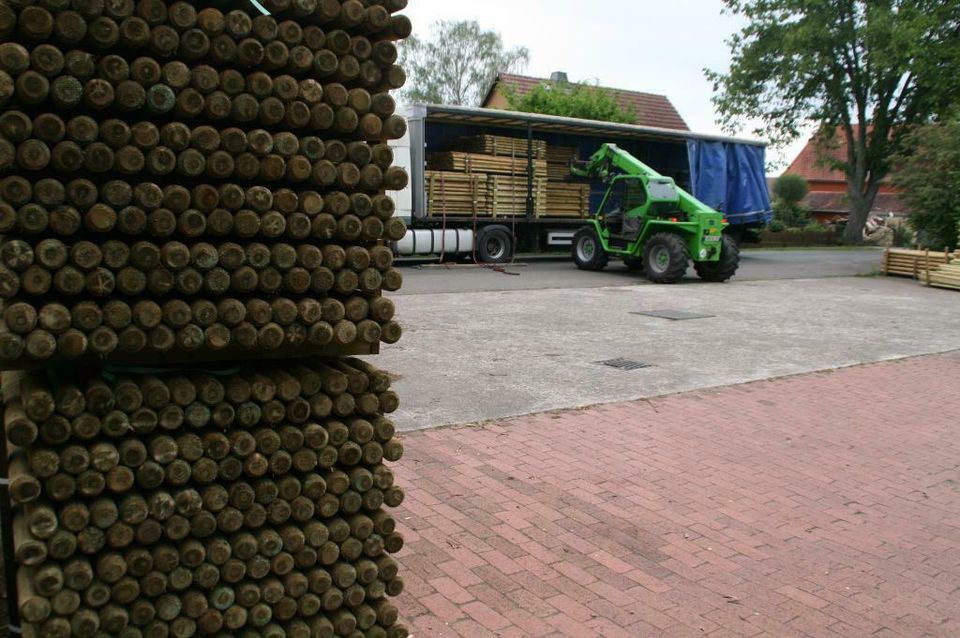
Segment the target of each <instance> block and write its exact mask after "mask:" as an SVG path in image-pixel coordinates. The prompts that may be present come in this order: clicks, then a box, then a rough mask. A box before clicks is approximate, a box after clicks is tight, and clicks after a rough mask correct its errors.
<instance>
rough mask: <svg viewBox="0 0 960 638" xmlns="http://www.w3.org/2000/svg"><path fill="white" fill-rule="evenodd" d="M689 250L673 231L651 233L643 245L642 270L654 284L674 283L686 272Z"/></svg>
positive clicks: (688, 263)
mask: <svg viewBox="0 0 960 638" xmlns="http://www.w3.org/2000/svg"><path fill="white" fill-rule="evenodd" d="M689 266H690V250H689V249H688V248H687V242H685V241H683V238H682V237H680V236H679V235H676V234H674V233H657V234H655V235H652V236H651V237H650V238H649V239H648V240H647V243H646V244H644V246H643V270H644V272H645V273H646V274H647V279H649V280H650V281H652V282H653V283H655V284H675V283H677V282H678V281H680V280H681V279H683V276H684V275H685V274H687V268H688V267H689Z"/></svg>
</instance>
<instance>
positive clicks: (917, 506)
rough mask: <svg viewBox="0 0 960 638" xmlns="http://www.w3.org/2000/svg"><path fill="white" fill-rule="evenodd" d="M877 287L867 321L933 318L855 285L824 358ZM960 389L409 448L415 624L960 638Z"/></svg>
mask: <svg viewBox="0 0 960 638" xmlns="http://www.w3.org/2000/svg"><path fill="white" fill-rule="evenodd" d="M858 286H867V287H868V288H869V289H870V290H871V291H872V293H873V298H874V301H873V303H872V305H868V306H864V307H860V309H859V311H858V312H857V313H856V314H854V315H852V318H853V319H861V318H863V317H866V316H868V315H869V313H870V312H872V311H874V310H876V308H877V307H879V305H880V303H881V302H886V303H890V302H894V301H898V302H901V303H902V304H908V303H910V302H915V301H916V300H917V299H918V298H919V299H921V300H922V299H924V297H923V296H922V294H920V296H919V297H918V296H917V295H918V293H916V291H915V290H914V289H908V288H907V287H906V286H899V285H888V284H885V283H884V284H883V285H881V282H871V281H864V282H837V284H836V285H835V286H833V287H827V288H826V289H825V291H826V293H824V294H821V295H819V296H817V297H815V298H814V299H815V301H816V303H818V304H820V305H819V306H818V307H817V308H815V309H812V310H819V311H820V313H821V319H820V320H819V321H812V318H813V317H815V316H816V313H815V312H805V313H803V314H802V316H801V317H798V319H803V321H804V322H812V324H811V325H810V330H809V332H810V334H811V337H812V338H816V337H818V334H819V333H821V332H822V331H823V330H824V329H828V328H829V327H830V325H831V324H832V322H834V321H835V320H836V315H835V314H834V312H833V308H832V307H831V305H832V304H833V303H838V302H839V300H840V299H841V298H842V297H843V295H844V294H850V293H852V292H853V291H854V290H856V288H857V287H858ZM719 289H722V287H719V288H718V290H719ZM767 290H768V289H767ZM920 290H921V292H922V289H920ZM768 291H769V290H768ZM628 292H630V291H628ZM598 294H601V295H602V294H610V295H614V296H616V295H623V294H627V293H611V292H606V293H604V292H600V293H598ZM798 297H799V299H797V300H795V301H793V302H792V303H787V304H784V307H783V308H780V309H775V310H776V311H775V312H774V313H773V317H774V318H775V319H778V320H783V321H784V322H785V323H786V324H787V325H786V326H785V329H786V333H785V335H784V336H785V338H786V339H787V340H791V339H798V335H799V333H800V330H799V328H793V327H791V326H793V323H794V322H793V320H790V321H787V318H788V315H789V314H790V313H791V312H796V311H797V308H799V307H800V306H802V305H803V300H804V299H806V300H807V301H808V302H810V301H811V297H810V293H809V290H807V291H806V292H803V291H799V292H798ZM765 298H766V297H764V296H763V295H759V296H757V297H755V298H754V300H753V301H752V302H750V303H747V302H745V301H744V302H742V304H741V305H740V307H739V309H738V310H737V312H736V315H735V316H734V317H733V318H731V320H733V319H734V318H736V319H737V320H740V319H741V318H742V317H744V316H745V315H746V314H748V313H750V312H751V311H753V312H757V311H759V306H758V304H761V303H763V301H762V300H763V299H765ZM714 299H715V298H714V297H711V298H710V299H709V300H711V301H712V300H714ZM944 299H946V298H944ZM538 304H539V302H538V301H537V300H533V306H534V307H536V308H538V307H539V305H538ZM690 305H694V304H692V303H691V304H690ZM928 305H934V304H928ZM943 305H944V306H949V302H946V301H944V302H943ZM555 307H559V306H555ZM953 308H954V311H955V309H956V307H955V306H953ZM900 310H902V311H903V312H904V313H905V316H904V318H903V322H904V324H903V325H905V326H906V325H907V324H908V322H912V321H914V320H916V318H917V316H918V314H919V312H920V311H919V310H915V309H914V310H911V308H910V307H909V306H907V305H903V306H901V308H900ZM408 312H409V309H408ZM727 312H731V313H732V310H728V311H727ZM940 320H941V321H942V318H941V319H940ZM889 322H890V319H889V315H888V316H887V318H884V317H879V318H878V319H877V323H876V325H875V326H874V329H876V330H879V331H880V332H881V334H882V333H883V332H884V331H886V330H889V328H890V324H889ZM751 325H752V324H751ZM932 325H933V324H932V323H931V324H925V325H924V326H922V327H917V328H916V329H915V330H914V332H912V333H911V334H912V335H914V338H918V337H925V338H926V339H927V340H928V341H929V337H930V335H929V333H928V331H930V330H932ZM861 329H862V327H861ZM954 332H956V331H954ZM831 334H833V333H832V332H831ZM688 336H689V335H688ZM828 337H829V335H827V337H824V336H822V335H821V336H820V337H819V338H821V339H824V341H825V342H828ZM798 341H799V342H798V343H795V344H794V345H795V346H796V349H794V350H790V349H789V345H790V344H789V343H785V344H784V345H786V346H788V354H787V356H786V357H784V358H782V359H777V358H776V357H774V359H775V360H776V362H775V363H772V364H771V365H772V366H773V368H771V369H774V368H776V369H781V368H784V369H785V368H786V365H787V361H788V360H789V359H790V357H799V358H801V359H802V358H803V355H804V349H805V348H809V347H811V346H810V343H811V342H808V341H806V340H802V339H798ZM860 343H862V342H860V341H853V340H850V341H848V343H846V344H845V345H841V346H839V350H840V351H839V352H838V353H837V357H838V358H841V359H847V360H849V358H851V357H854V356H855V354H854V353H855V352H856V351H857V348H859V347H860V345H859V344H860ZM705 348H706V352H707V353H710V352H711V351H712V352H717V349H716V348H715V347H712V346H711V344H710V343H709V342H708V343H706V344H705ZM905 348H907V342H906V341H898V340H892V341H891V342H890V343H889V345H888V346H886V348H885V349H882V350H876V351H874V352H871V353H870V355H869V356H880V355H881V354H882V353H883V352H894V351H897V350H898V349H905ZM823 349H825V348H823ZM682 356H683V357H688V356H689V354H683V355H682ZM770 356H771V357H773V355H772V354H771V355H770ZM660 364H661V365H669V364H670V362H669V361H660ZM797 365H804V364H801V363H798V364H797ZM445 373H446V372H445V370H440V371H438V373H437V375H438V376H437V378H438V379H440V378H441V377H442V376H443V374H445ZM727 374H732V372H728V373H727ZM958 378H960V355H958V354H948V355H939V356H929V357H921V358H914V359H908V360H904V361H898V362H888V363H881V364H873V365H869V366H860V367H854V368H847V369H844V370H838V371H833V372H821V373H815V374H809V375H802V376H797V377H791V378H787V379H778V380H772V381H763V382H757V383H752V384H747V385H740V386H734V387H727V388H721V389H714V390H701V391H697V392H693V393H688V394H679V395H673V396H669V397H662V398H657V399H653V400H650V401H639V402H632V403H618V404H610V405H605V406H599V407H593V408H589V409H585V410H579V411H568V412H564V413H549V414H540V415H536V416H527V417H520V418H515V419H511V420H506V421H501V422H498V423H495V424H489V425H487V426H484V427H471V428H450V429H439V430H430V431H424V432H414V433H410V434H408V435H406V436H405V444H406V447H407V454H406V456H405V457H404V459H403V461H402V462H401V463H400V464H399V466H398V468H397V474H398V481H400V482H401V484H403V485H405V486H408V487H409V491H408V497H407V500H406V501H405V503H404V504H403V505H402V507H401V508H400V509H399V510H398V511H397V516H398V519H399V521H400V530H401V531H402V532H403V533H404V535H405V538H406V539H407V544H406V547H405V548H404V550H403V552H402V553H401V554H400V555H399V560H400V563H401V567H402V574H403V577H404V579H405V582H406V586H407V587H406V592H405V593H404V594H403V597H402V598H401V599H400V600H399V602H398V605H399V608H400V609H401V610H403V615H404V617H405V620H406V621H408V622H409V623H410V624H411V625H412V627H411V633H412V635H413V636H414V637H415V638H454V637H464V638H467V637H472V638H485V637H490V638H493V637H499V638H525V637H531V638H532V637H550V638H555V637H561V636H574V637H585V638H595V637H598V636H603V637H608V638H687V637H699V636H709V637H711V638H722V637H744V636H750V637H755V638H759V637H763V638H786V637H791V638H792V637H814V638H879V637H917V638H920V637H928V638H955V637H956V636H960V487H958V486H960V474H958V458H960V425H958V420H957V418H956V415H957V414H960V386H958V385H957V383H956V380H957V379H958ZM438 382H439V381H438Z"/></svg>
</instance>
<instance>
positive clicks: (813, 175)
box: [783, 135, 907, 224]
mask: <svg viewBox="0 0 960 638" xmlns="http://www.w3.org/2000/svg"><path fill="white" fill-rule="evenodd" d="M823 152H824V151H822V150H821V148H820V146H819V145H818V143H817V138H816V137H813V138H811V139H810V141H809V142H807V145H806V146H805V147H804V148H803V150H802V151H800V154H799V155H798V156H797V158H796V159H795V160H793V163H792V164H790V167H789V168H787V170H785V171H784V172H783V174H784V175H799V176H800V177H803V178H804V179H806V180H807V183H808V184H809V185H810V193H809V194H808V195H807V197H806V199H804V200H803V202H802V204H803V205H804V206H806V207H807V209H809V210H810V213H811V214H812V215H813V217H814V218H815V219H816V220H817V221H818V222H820V223H821V224H829V223H834V222H838V221H843V220H846V219H847V217H849V216H850V205H849V204H848V203H847V176H846V175H845V174H844V172H843V171H842V170H838V169H834V168H831V167H829V166H827V164H826V163H825V162H824V161H823V160H822V159H821V153H823ZM826 153H827V155H828V157H833V158H835V159H837V160H841V158H846V156H847V142H846V138H845V137H844V136H843V135H838V136H837V138H836V144H835V145H834V146H832V147H831V148H830V149H829V150H828V151H826ZM872 212H873V214H875V215H888V214H890V213H893V214H895V215H903V214H906V212H907V211H906V206H905V205H904V204H903V202H902V201H901V200H900V196H899V194H898V193H897V190H896V188H894V186H893V185H892V184H891V183H890V182H889V180H884V181H883V183H882V184H881V186H880V191H879V193H878V194H877V198H876V200H875V201H874V203H873V210H872Z"/></svg>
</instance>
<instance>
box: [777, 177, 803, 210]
mask: <svg viewBox="0 0 960 638" xmlns="http://www.w3.org/2000/svg"><path fill="white" fill-rule="evenodd" d="M809 192H810V186H809V185H808V184H807V180H806V179H804V178H803V177H801V176H799V175H781V176H780V177H778V178H777V181H776V182H774V183H773V195H774V197H776V198H777V199H779V200H782V201H784V202H786V203H788V204H799V203H800V201H801V200H802V199H803V198H804V197H806V196H807V194H808V193H809Z"/></svg>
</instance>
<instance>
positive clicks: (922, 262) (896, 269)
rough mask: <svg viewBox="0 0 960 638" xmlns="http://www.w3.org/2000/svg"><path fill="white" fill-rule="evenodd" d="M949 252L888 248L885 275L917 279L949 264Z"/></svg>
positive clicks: (884, 263) (884, 264)
mask: <svg viewBox="0 0 960 638" xmlns="http://www.w3.org/2000/svg"><path fill="white" fill-rule="evenodd" d="M950 260H951V255H950V253H949V252H946V251H944V252H935V251H929V250H910V249H907V248H888V249H886V250H885V251H884V253H883V273H884V274H885V275H895V276H902V277H913V278H914V279H917V278H919V277H920V273H922V272H930V271H936V270H937V269H939V268H940V267H941V266H943V265H944V264H947V263H949V262H950Z"/></svg>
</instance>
